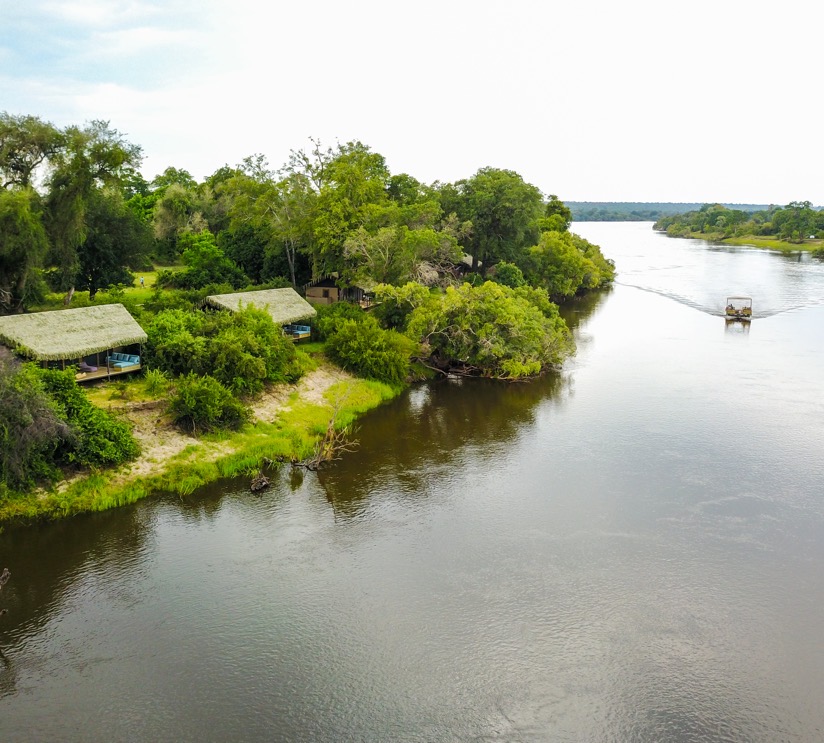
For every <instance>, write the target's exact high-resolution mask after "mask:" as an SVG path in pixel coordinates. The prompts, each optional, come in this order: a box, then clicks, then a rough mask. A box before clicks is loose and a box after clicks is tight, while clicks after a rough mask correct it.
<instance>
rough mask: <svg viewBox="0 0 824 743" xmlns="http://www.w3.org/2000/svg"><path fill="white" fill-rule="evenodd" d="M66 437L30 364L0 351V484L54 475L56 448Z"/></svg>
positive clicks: (15, 484) (26, 482) (22, 483)
mask: <svg viewBox="0 0 824 743" xmlns="http://www.w3.org/2000/svg"><path fill="white" fill-rule="evenodd" d="M70 437H71V432H70V430H69V426H68V425H67V424H66V422H65V421H64V420H62V419H61V418H60V416H59V414H58V411H57V407H56V405H55V403H54V401H53V400H52V399H51V397H50V396H49V395H48V394H47V393H46V390H45V389H44V387H43V382H42V380H41V379H40V377H39V375H38V374H37V370H36V369H35V368H34V366H31V365H29V364H25V365H21V364H19V363H18V362H16V361H14V360H12V359H11V358H10V357H8V356H7V355H5V354H2V353H0V486H6V487H9V488H21V487H25V486H29V485H32V484H33V483H35V482H36V481H37V480H41V479H52V478H53V477H55V475H56V473H57V469H56V461H57V456H56V451H57V448H58V447H59V446H60V445H61V444H62V443H63V442H65V441H68V440H69V439H70Z"/></svg>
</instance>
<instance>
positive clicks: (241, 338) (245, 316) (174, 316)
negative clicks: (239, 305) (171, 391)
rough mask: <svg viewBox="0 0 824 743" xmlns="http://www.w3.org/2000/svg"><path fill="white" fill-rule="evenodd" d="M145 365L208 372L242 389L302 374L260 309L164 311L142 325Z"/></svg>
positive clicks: (291, 352)
mask: <svg viewBox="0 0 824 743" xmlns="http://www.w3.org/2000/svg"><path fill="white" fill-rule="evenodd" d="M146 332H147V334H148V336H149V339H148V342H147V343H146V345H145V346H144V354H145V356H146V362H147V365H149V366H151V367H153V368H155V369H158V370H160V371H163V372H166V373H168V374H172V375H175V376H178V375H181V374H189V373H194V374H200V375H205V374H209V375H211V376H213V377H214V378H215V379H217V380H218V381H219V382H220V383H221V384H223V385H224V386H226V387H228V388H230V389H232V390H233V391H235V392H238V393H241V394H254V393H256V392H259V391H260V390H262V389H263V385H264V383H265V382H292V381H295V380H296V379H298V378H299V377H300V375H301V373H302V371H301V366H300V363H299V362H298V359H297V354H296V351H295V347H294V343H292V341H291V340H290V339H289V338H287V337H286V336H285V335H284V334H283V330H282V329H281V328H280V327H278V326H277V325H276V324H275V323H274V322H273V321H272V318H271V317H270V316H269V315H268V314H267V313H265V312H263V311H262V310H258V309H255V308H253V307H246V308H244V309H243V310H241V311H240V312H234V313H231V312H225V311H214V312H201V311H197V310H190V311H185V310H167V311H164V312H160V313H159V314H158V315H157V316H156V317H155V318H154V320H152V322H151V323H150V324H149V326H148V327H147V329H146Z"/></svg>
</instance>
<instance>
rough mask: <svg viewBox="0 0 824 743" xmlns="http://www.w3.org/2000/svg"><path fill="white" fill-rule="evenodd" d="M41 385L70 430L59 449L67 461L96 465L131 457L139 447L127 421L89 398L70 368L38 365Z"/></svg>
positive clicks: (105, 464) (136, 453)
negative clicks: (41, 367)
mask: <svg viewBox="0 0 824 743" xmlns="http://www.w3.org/2000/svg"><path fill="white" fill-rule="evenodd" d="M38 373H39V375H40V377H41V379H42V380H43V387H44V389H45V390H46V392H47V393H48V394H49V395H50V396H51V398H52V400H53V401H54V403H55V408H56V410H57V413H58V415H59V417H60V418H61V419H62V420H65V421H66V423H67V424H68V426H69V429H70V431H71V434H72V436H71V440H70V441H69V442H67V443H66V445H65V447H63V448H62V449H60V450H58V454H59V455H61V456H62V457H63V458H64V459H65V461H66V462H67V463H69V464H75V465H80V466H82V467H99V466H111V465H115V464H120V463H121V462H125V461H128V460H129V459H134V458H135V457H136V456H137V455H138V454H139V453H140V449H139V447H138V445H137V441H135V439H134V437H133V436H132V433H131V429H130V428H129V426H128V424H126V423H125V422H123V421H121V420H118V419H117V418H115V417H114V416H112V415H111V414H110V413H107V412H106V411H105V410H102V409H100V408H98V407H96V406H94V405H92V403H91V402H90V401H89V398H88V397H86V394H85V393H84V392H83V390H82V389H81V388H80V386H79V385H78V384H77V381H76V379H75V377H74V370H73V369H66V370H65V371H60V370H57V369H41V370H38Z"/></svg>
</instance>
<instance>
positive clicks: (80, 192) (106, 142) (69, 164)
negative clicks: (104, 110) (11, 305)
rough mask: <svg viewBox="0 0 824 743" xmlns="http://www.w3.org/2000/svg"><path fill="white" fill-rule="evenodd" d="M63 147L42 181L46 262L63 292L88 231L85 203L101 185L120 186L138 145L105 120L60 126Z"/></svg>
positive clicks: (73, 274)
mask: <svg viewBox="0 0 824 743" xmlns="http://www.w3.org/2000/svg"><path fill="white" fill-rule="evenodd" d="M64 135H65V146H64V147H63V148H62V149H61V150H60V152H58V153H57V154H56V155H55V156H54V157H53V158H52V161H51V162H52V173H51V176H50V177H49V179H48V182H47V188H48V195H47V197H46V211H47V215H48V219H47V221H46V225H47V230H48V232H49V235H50V237H51V248H52V251H51V256H50V263H51V265H52V266H54V267H55V268H56V269H57V274H58V277H59V288H60V289H63V290H68V292H69V293H68V295H67V298H66V299H67V302H68V301H69V300H70V299H71V295H72V293H73V292H74V286H75V281H76V280H77V276H78V271H79V266H80V257H79V252H80V248H81V246H82V245H83V243H84V242H85V240H86V237H87V234H88V224H87V220H86V216H87V211H88V204H89V201H90V199H91V198H92V197H93V194H94V193H95V192H96V191H97V190H98V189H100V188H103V187H105V186H112V187H116V188H119V187H120V186H121V182H122V178H123V177H124V176H126V175H128V174H129V173H130V172H131V169H132V168H135V167H137V166H138V165H139V164H140V161H141V151H140V147H138V146H137V145H133V144H130V143H129V142H127V141H126V140H125V139H124V137H123V136H122V135H121V134H120V133H119V132H118V131H117V130H115V129H112V128H111V127H110V126H109V123H108V122H106V121H93V122H91V123H90V124H89V125H87V126H86V127H85V128H80V127H76V126H70V127H68V128H67V129H66V130H65V133H64Z"/></svg>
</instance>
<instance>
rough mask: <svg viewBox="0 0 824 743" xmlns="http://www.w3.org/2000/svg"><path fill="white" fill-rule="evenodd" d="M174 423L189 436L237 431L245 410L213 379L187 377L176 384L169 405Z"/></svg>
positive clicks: (194, 376) (245, 418) (246, 417)
mask: <svg viewBox="0 0 824 743" xmlns="http://www.w3.org/2000/svg"><path fill="white" fill-rule="evenodd" d="M169 410H170V412H171V414H172V419H173V420H174V422H175V423H176V424H177V425H179V426H180V427H181V428H183V429H184V430H185V431H188V432H190V433H197V432H198V431H202V432H206V431H212V430H215V429H220V428H232V429H236V428H240V426H242V425H243V423H244V422H245V421H247V420H248V418H249V411H248V409H247V408H246V407H245V406H244V405H243V403H241V402H240V401H239V400H238V399H237V398H236V397H235V396H234V395H233V394H232V393H231V392H230V391H229V390H228V389H226V387H224V386H223V385H222V384H221V383H220V382H218V381H217V380H216V379H215V378H214V377H209V376H205V377H200V376H198V375H196V374H187V375H186V376H184V377H181V378H180V379H179V380H178V383H177V386H176V389H175V391H174V393H173V394H172V396H171V399H170V401H169Z"/></svg>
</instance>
